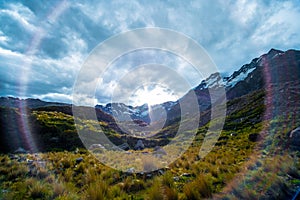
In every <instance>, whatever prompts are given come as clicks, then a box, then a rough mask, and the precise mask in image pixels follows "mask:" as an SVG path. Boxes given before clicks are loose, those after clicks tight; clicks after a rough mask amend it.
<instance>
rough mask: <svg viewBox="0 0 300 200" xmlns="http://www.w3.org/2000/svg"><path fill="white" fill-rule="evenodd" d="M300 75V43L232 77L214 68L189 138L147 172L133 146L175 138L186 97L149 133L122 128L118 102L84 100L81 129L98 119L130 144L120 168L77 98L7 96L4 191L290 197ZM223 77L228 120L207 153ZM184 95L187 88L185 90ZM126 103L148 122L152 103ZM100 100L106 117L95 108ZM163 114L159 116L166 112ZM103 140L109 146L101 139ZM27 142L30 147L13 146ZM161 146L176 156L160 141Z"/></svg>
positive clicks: (296, 180) (152, 147)
mask: <svg viewBox="0 0 300 200" xmlns="http://www.w3.org/2000/svg"><path fill="white" fill-rule="evenodd" d="M299 80H300V52H299V51H296V50H289V51H286V52H283V51H279V50H275V49H272V50H270V51H269V52H268V53H267V54H264V55H262V56H260V57H259V58H255V59H253V60H252V61H251V62H250V63H249V64H246V65H244V66H242V67H241V68H240V69H239V70H238V71H236V72H234V73H233V74H232V75H231V76H229V77H225V78H224V77H220V75H219V74H213V75H211V76H210V77H209V78H207V79H206V80H204V81H202V82H201V83H200V84H199V86H197V87H195V88H193V89H192V90H191V91H194V92H195V93H196V94H197V97H198V101H199V110H200V111H201V113H200V121H199V128H198V129H197V134H196V136H195V137H194V139H193V142H192V144H191V146H190V147H189V148H188V150H187V151H186V152H185V153H184V154H183V155H181V157H179V158H178V159H177V160H176V161H175V162H173V163H171V164H170V165H169V166H168V167H165V168H162V169H159V170H155V171H152V172H145V173H134V172H135V171H139V169H138V168H134V167H132V166H131V165H130V164H131V163H133V162H134V161H135V160H136V158H133V157H131V154H133V152H140V153H141V154H143V155H147V154H151V153H153V152H155V151H158V150H157V149H156V148H157V146H161V147H163V146H165V145H167V144H168V143H169V142H170V141H172V140H174V139H176V137H177V136H176V133H177V131H178V129H179V126H180V120H181V119H180V106H179V105H178V101H176V102H166V103H164V104H163V107H164V108H165V110H166V112H167V116H168V118H167V122H166V124H165V125H164V127H163V129H162V130H160V131H158V132H157V133H155V134H153V135H152V136H151V137H145V138H141V137H134V136H131V135H127V134H126V133H124V132H123V131H122V130H121V129H120V128H119V127H118V124H117V123H116V121H115V119H114V118H113V117H112V116H111V114H112V112H114V111H113V110H111V109H110V107H111V106H109V105H106V106H96V107H95V108H88V107H80V108H76V109H80V110H81V113H82V118H79V119H76V120H77V123H76V125H77V129H78V128H79V129H81V130H86V131H87V132H88V133H90V134H91V135H90V137H93V135H94V134H95V135H96V134H97V131H98V130H97V126H100V127H101V129H102V130H103V131H104V133H105V135H106V136H107V137H108V138H109V139H110V140H111V141H112V142H113V143H114V144H115V145H117V146H119V147H120V148H122V149H123V148H124V150H125V151H126V152H127V153H128V157H127V159H128V160H127V161H128V166H126V164H123V163H122V162H121V158H120V157H111V158H107V159H111V160H113V162H114V164H115V165H122V167H123V168H124V171H123V172H122V171H118V170H114V169H112V168H109V167H107V166H104V165H103V164H101V163H99V162H98V161H97V159H96V158H95V157H94V156H93V154H90V153H89V152H88V151H86V150H85V149H84V146H83V144H82V142H81V140H80V138H79V136H78V134H77V130H76V127H75V124H74V119H73V116H72V113H73V112H72V107H71V106H70V105H65V104H56V103H55V104H52V103H49V102H48V103H45V102H42V101H39V100H38V101H35V102H39V103H37V104H35V103H28V104H29V105H28V106H26V103H25V104H20V103H18V101H21V102H24V101H25V102H26V100H18V99H12V98H10V99H7V98H6V99H5V101H4V98H2V99H0V100H1V101H4V103H0V105H1V106H2V107H1V108H0V113H1V115H0V125H1V127H0V130H1V144H0V151H1V152H2V155H1V157H0V162H1V165H0V172H1V173H0V185H1V188H3V189H2V191H1V192H0V197H3V198H4V199H26V198H40V199H147V198H149V199H203V198H215V199H292V198H293V197H295V194H296V192H297V190H299V187H300V159H299V157H300V154H299V150H300V146H299V141H300V131H299V130H300V128H299V127H300V117H299V112H300V99H299V96H300V81H299ZM219 86H224V87H225V89H226V94H227V100H228V101H227V102H226V104H227V112H226V119H225V124H224V127H223V130H222V133H221V135H220V137H219V138H218V141H217V142H216V144H215V145H214V147H213V149H212V151H211V152H210V153H209V154H208V155H207V156H205V157H200V156H199V150H200V148H201V145H202V144H203V142H204V140H205V138H206V137H207V135H208V134H209V133H207V129H208V127H209V126H211V125H212V124H213V123H217V121H214V120H211V110H210V106H211V102H210V101H211V100H210V98H209V89H216V88H218V87H219ZM191 91H190V92H191ZM185 98H188V94H187V95H186V96H183V97H182V98H181V99H185ZM10 101H12V103H10ZM16 102H17V103H16ZM14 105H24V106H14ZM144 106H145V105H144ZM118 107H120V108H121V109H122V111H123V112H124V109H125V110H129V109H130V112H128V113H130V114H131V115H132V116H135V117H133V119H134V120H133V121H132V122H131V123H135V124H138V125H140V126H144V125H146V126H147V123H149V118H147V117H146V116H147V115H144V116H145V117H141V115H140V114H141V113H142V112H141V111H143V112H144V111H145V110H146V109H144V110H143V108H142V107H140V108H138V107H136V108H134V107H130V106H127V105H125V104H122V106H116V107H114V108H118ZM94 110H95V111H96V115H97V119H98V121H95V120H93V118H89V113H90V112H91V111H94ZM156 119H158V121H159V117H158V118H156ZM190 120H192V119H190ZM78 122H79V123H78ZM124 123H125V122H124ZM138 140H141V141H142V143H143V145H144V147H143V148H141V149H136V148H135V146H136V144H137V143H138ZM125 144H126V145H125ZM91 146H92V145H91ZM91 146H89V147H90V148H91ZM89 147H87V148H89ZM98 147H99V148H100V153H101V152H102V150H101V148H102V147H101V146H98ZM20 148H22V149H24V150H26V151H28V153H26V154H24V153H25V152H15V151H16V150H17V149H19V150H20ZM99 148H98V149H97V151H99ZM14 152H15V153H16V154H9V153H14ZM19 153H23V154H19ZM113 153H114V151H112V152H111V154H110V155H111V156H113ZM159 156H161V158H163V159H168V155H166V153H165V152H163V151H162V150H160V155H159ZM130 159H132V160H130ZM143 162H144V163H143V167H144V169H143V170H145V171H149V169H150V171H151V169H152V167H153V162H152V161H151V160H144V161H143ZM132 172H133V173H132ZM24 182H25V183H26V184H23V183H24Z"/></svg>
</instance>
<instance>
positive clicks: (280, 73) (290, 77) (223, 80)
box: [96, 49, 300, 124]
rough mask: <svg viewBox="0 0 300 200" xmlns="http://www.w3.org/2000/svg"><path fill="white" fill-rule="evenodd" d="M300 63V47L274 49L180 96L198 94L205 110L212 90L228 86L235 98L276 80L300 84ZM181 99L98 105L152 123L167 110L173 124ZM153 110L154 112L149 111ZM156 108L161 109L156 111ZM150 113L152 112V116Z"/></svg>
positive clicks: (226, 88) (201, 105)
mask: <svg viewBox="0 0 300 200" xmlns="http://www.w3.org/2000/svg"><path fill="white" fill-rule="evenodd" d="M299 66H300V51H297V50H288V51H285V52H284V51H281V50H276V49H271V50H270V51H269V52H268V53H266V54H263V55H261V56H260V57H258V58H254V59H253V60H252V61H251V62H250V63H248V64H245V65H243V66H242V67H241V68H240V69H239V70H237V71H235V72H234V73H233V74H232V75H231V76H228V77H222V76H221V75H220V74H219V73H214V74H211V75H210V76H209V77H208V78H206V79H205V80H203V81H202V82H201V83H200V84H199V85H198V86H197V87H195V88H193V89H191V90H190V91H189V92H188V93H187V94H186V95H184V96H183V97H182V98H181V99H180V100H181V101H186V102H189V99H188V98H190V97H191V95H190V94H191V93H195V94H196V96H197V98H198V105H199V110H200V111H201V112H203V111H205V110H207V109H209V108H210V106H211V99H210V94H209V90H214V89H218V88H220V87H224V88H225V91H226V97H227V100H232V99H235V98H239V97H241V96H243V95H246V94H249V93H251V92H253V91H256V90H259V89H263V88H265V87H270V86H271V85H274V84H277V85H282V84H287V82H293V83H290V84H295V85H297V81H298V80H300V69H299ZM282 87H283V86H282ZM180 100H178V101H175V102H165V103H163V104H159V105H154V106H152V107H151V108H152V109H149V106H147V105H146V104H145V105H142V106H137V107H132V106H128V105H125V104H120V103H119V104H117V103H113V104H107V105H106V106H102V105H97V106H96V107H97V108H99V109H101V110H102V111H104V112H106V113H108V114H112V115H115V116H122V117H120V119H119V120H120V121H126V120H131V119H133V120H142V121H144V122H146V123H148V124H149V123H150V122H151V121H152V122H153V121H155V120H157V121H159V120H161V119H162V117H163V116H161V115H160V114H161V112H162V111H164V112H166V116H167V124H170V123H172V122H173V121H174V120H176V119H177V120H179V118H180V113H181V110H180V103H179V101H180ZM162 109H163V110H162ZM150 110H151V113H149V111H150ZM156 110H157V111H159V112H155V111H156ZM150 114H152V120H151V119H150ZM124 115H125V116H124Z"/></svg>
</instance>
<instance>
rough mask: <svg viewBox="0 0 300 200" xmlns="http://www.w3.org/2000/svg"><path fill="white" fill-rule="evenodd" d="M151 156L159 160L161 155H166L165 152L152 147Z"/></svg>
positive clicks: (157, 147) (159, 148)
mask: <svg viewBox="0 0 300 200" xmlns="http://www.w3.org/2000/svg"><path fill="white" fill-rule="evenodd" d="M153 155H154V156H155V157H159V158H161V157H162V156H163V155H167V152H166V151H165V150H164V149H163V148H161V147H159V146H156V147H154V152H153Z"/></svg>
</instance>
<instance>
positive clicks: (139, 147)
mask: <svg viewBox="0 0 300 200" xmlns="http://www.w3.org/2000/svg"><path fill="white" fill-rule="evenodd" d="M144 148H145V145H144V143H143V141H142V140H138V141H137V143H136V145H135V146H134V150H143V149H144Z"/></svg>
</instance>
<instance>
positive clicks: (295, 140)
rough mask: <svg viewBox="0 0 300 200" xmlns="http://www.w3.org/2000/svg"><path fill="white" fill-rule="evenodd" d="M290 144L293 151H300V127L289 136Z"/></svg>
mask: <svg viewBox="0 0 300 200" xmlns="http://www.w3.org/2000/svg"><path fill="white" fill-rule="evenodd" d="M289 144H290V148H291V149H292V150H297V151H299V150H300V126H299V127H297V128H296V129H294V130H292V131H291V133H290V135H289Z"/></svg>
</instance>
